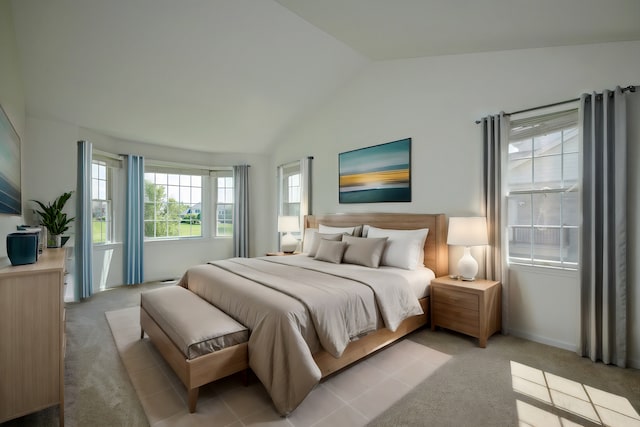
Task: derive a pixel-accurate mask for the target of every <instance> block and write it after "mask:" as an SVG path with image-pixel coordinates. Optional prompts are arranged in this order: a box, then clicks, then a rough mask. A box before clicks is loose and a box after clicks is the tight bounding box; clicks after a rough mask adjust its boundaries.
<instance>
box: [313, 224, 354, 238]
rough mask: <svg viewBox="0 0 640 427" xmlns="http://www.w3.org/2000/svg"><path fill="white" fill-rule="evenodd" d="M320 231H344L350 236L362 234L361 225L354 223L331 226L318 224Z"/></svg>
mask: <svg viewBox="0 0 640 427" xmlns="http://www.w3.org/2000/svg"><path fill="white" fill-rule="evenodd" d="M319 232H320V233H329V234H330V233H343V234H344V233H346V234H350V235H352V236H356V237H358V236H360V235H361V234H362V226H361V225H355V226H353V227H331V226H329V225H324V224H320V229H319Z"/></svg>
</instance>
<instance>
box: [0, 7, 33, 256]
mask: <svg viewBox="0 0 640 427" xmlns="http://www.w3.org/2000/svg"><path fill="white" fill-rule="evenodd" d="M0 58H2V61H0V105H2V108H3V109H4V111H5V112H6V113H7V116H8V117H9V120H10V121H11V123H12V124H13V126H14V127H15V129H16V132H17V133H18V135H19V136H20V139H21V140H22V148H23V149H24V147H25V145H26V144H27V142H26V140H25V137H24V128H25V121H26V113H25V100H24V91H23V85H22V76H21V74H20V65H19V64H20V62H19V59H18V49H17V46H16V37H15V31H14V27H13V13H12V11H11V2H9V1H0ZM22 181H23V182H24V166H23V170H22ZM23 191H24V189H23ZM23 205H24V194H23ZM22 222H23V221H22V218H21V217H20V216H17V215H6V214H0V240H1V241H0V267H3V266H5V265H9V259H8V258H7V247H6V245H5V239H6V235H7V234H9V233H11V232H13V231H15V230H16V225H19V224H22Z"/></svg>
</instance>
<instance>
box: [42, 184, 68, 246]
mask: <svg viewBox="0 0 640 427" xmlns="http://www.w3.org/2000/svg"><path fill="white" fill-rule="evenodd" d="M72 193H73V191H69V192H67V193H64V194H62V195H61V196H60V197H58V198H57V199H55V200H54V201H53V203H48V204H46V205H45V204H44V203H42V202H39V201H38V200H34V202H36V203H37V204H38V205H39V206H40V208H41V210H36V212H38V214H39V215H40V218H41V221H42V225H44V226H45V227H47V231H48V232H49V234H51V235H54V236H55V235H60V234H62V233H64V232H65V231H67V230H68V229H69V224H70V223H71V222H73V220H74V219H75V217H72V218H67V214H66V213H64V212H62V209H63V208H64V205H65V204H66V203H67V200H69V198H70V197H71V194H72Z"/></svg>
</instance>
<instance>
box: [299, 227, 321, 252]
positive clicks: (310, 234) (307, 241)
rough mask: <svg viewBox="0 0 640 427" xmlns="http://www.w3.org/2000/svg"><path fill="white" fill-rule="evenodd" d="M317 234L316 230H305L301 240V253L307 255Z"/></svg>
mask: <svg viewBox="0 0 640 427" xmlns="http://www.w3.org/2000/svg"><path fill="white" fill-rule="evenodd" d="M317 232H318V229H317V228H305V229H304V237H303V238H302V253H305V254H306V253H309V251H311V248H312V247H313V239H314V237H315V236H316V233H317Z"/></svg>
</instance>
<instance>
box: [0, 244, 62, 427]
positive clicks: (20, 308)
mask: <svg viewBox="0 0 640 427" xmlns="http://www.w3.org/2000/svg"><path fill="white" fill-rule="evenodd" d="M64 264H65V249H47V250H45V251H44V253H43V254H42V255H40V256H39V257H38V262H37V263H35V264H29V265H21V266H9V267H6V268H3V269H0V378H1V379H2V380H0V423H1V422H3V421H7V420H10V419H13V418H17V417H20V416H22V415H26V414H29V413H31V412H35V411H39V410H41V409H44V408H48V407H50V406H54V405H59V413H60V425H61V426H63V425H64V342H65V337H64Z"/></svg>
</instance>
